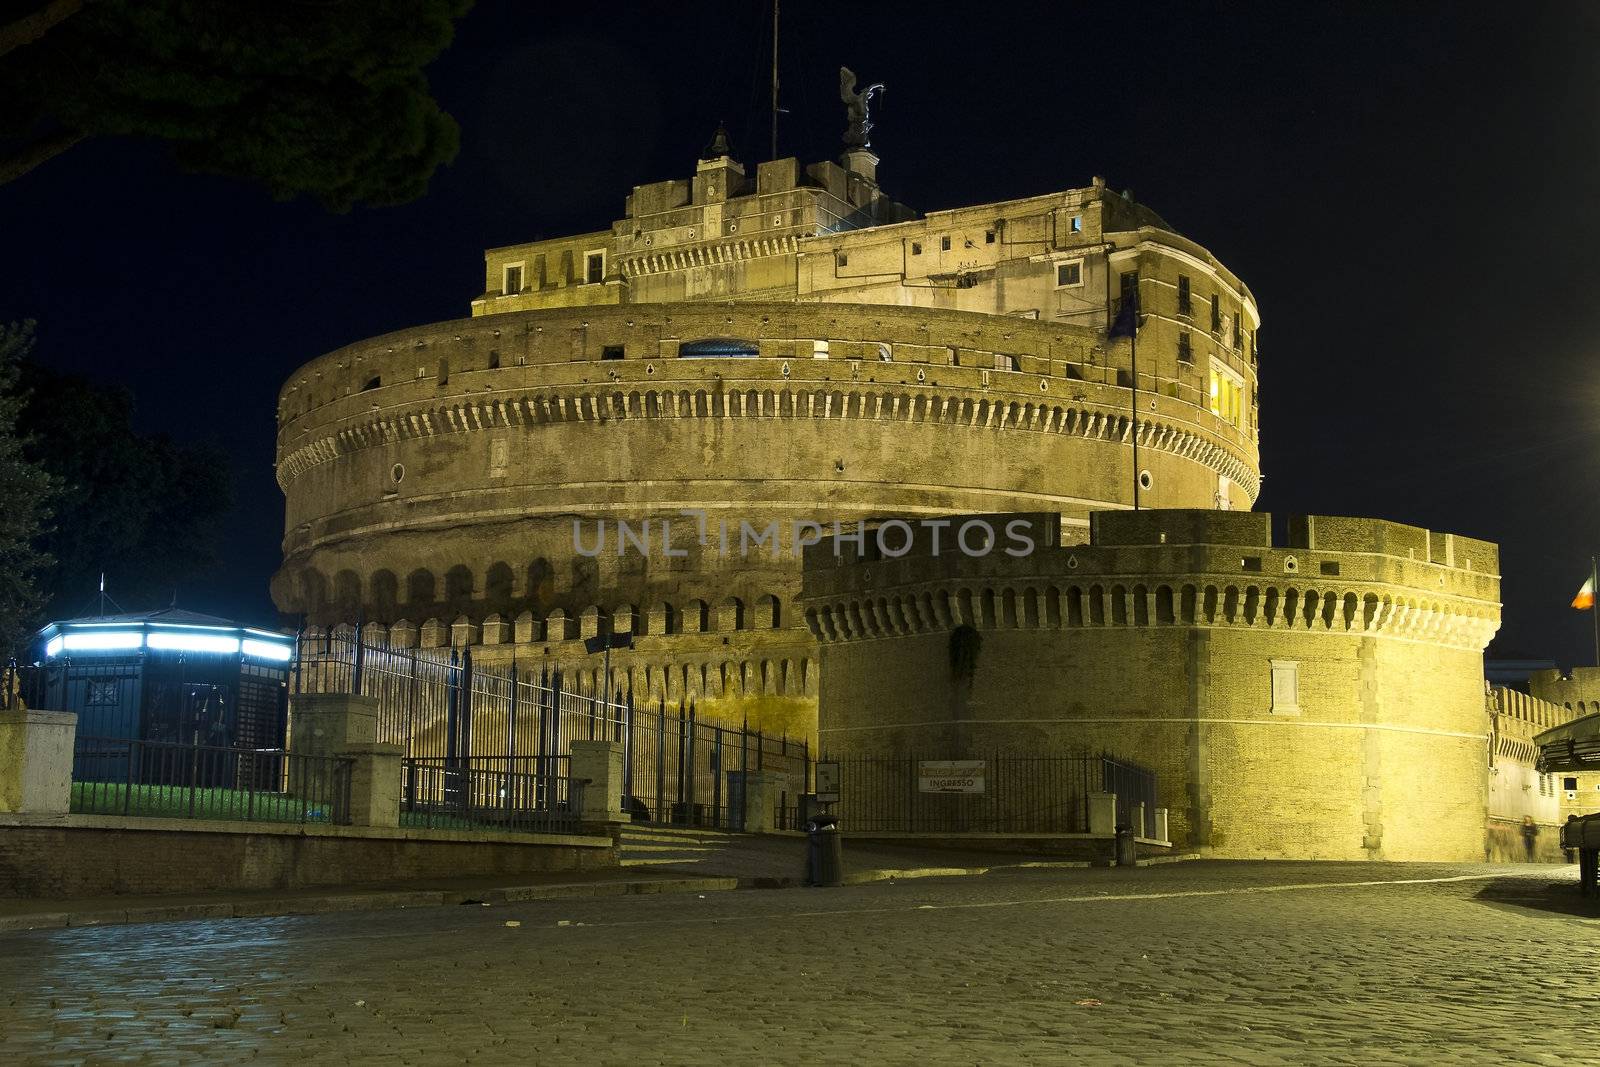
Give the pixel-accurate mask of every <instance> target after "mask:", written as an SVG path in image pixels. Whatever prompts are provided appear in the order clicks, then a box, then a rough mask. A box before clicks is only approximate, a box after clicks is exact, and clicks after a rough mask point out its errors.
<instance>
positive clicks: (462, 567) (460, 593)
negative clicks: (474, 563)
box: [444, 563, 472, 604]
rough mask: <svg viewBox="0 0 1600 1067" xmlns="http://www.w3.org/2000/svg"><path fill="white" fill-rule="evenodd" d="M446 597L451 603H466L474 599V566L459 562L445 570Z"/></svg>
mask: <svg viewBox="0 0 1600 1067" xmlns="http://www.w3.org/2000/svg"><path fill="white" fill-rule="evenodd" d="M444 598H445V601H446V602H447V603H450V604H464V603H466V602H468V601H470V600H471V599H472V568H470V567H468V566H467V565H466V564H464V563H457V564H456V565H455V566H454V567H451V568H450V569H449V570H447V571H445V572H444Z"/></svg>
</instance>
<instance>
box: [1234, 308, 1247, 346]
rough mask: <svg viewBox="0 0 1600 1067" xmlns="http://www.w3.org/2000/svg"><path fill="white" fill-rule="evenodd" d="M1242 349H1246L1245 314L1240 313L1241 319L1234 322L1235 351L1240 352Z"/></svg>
mask: <svg viewBox="0 0 1600 1067" xmlns="http://www.w3.org/2000/svg"><path fill="white" fill-rule="evenodd" d="M1242 348H1244V313H1243V312H1240V313H1239V317H1238V318H1237V319H1235V320H1234V326H1233V350H1234V351H1235V352H1238V351H1239V350H1241V349H1242Z"/></svg>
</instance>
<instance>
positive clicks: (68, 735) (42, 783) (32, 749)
mask: <svg viewBox="0 0 1600 1067" xmlns="http://www.w3.org/2000/svg"><path fill="white" fill-rule="evenodd" d="M77 734H78V717H77V716H76V715H74V714H73V713H72V712H70V711H34V710H28V709H21V710H18V711H0V811H4V812H16V813H19V814H20V813H27V814H30V815H65V814H66V812H67V809H68V807H69V805H70V802H71V800H72V749H73V744H74V742H75V741H76V739H77Z"/></svg>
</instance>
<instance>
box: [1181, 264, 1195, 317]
mask: <svg viewBox="0 0 1600 1067" xmlns="http://www.w3.org/2000/svg"><path fill="white" fill-rule="evenodd" d="M1193 312H1194V308H1193V306H1192V305H1191V303H1190V300H1189V276H1188V275H1187V274H1180V275H1178V314H1180V315H1189V314H1193Z"/></svg>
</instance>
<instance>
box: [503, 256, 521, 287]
mask: <svg viewBox="0 0 1600 1067" xmlns="http://www.w3.org/2000/svg"><path fill="white" fill-rule="evenodd" d="M505 292H506V293H507V295H509V294H511V293H520V292H522V264H521V263H518V264H517V265H516V266H515V267H507V268H506V284H505Z"/></svg>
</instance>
